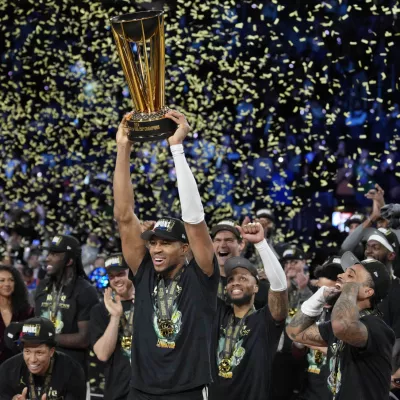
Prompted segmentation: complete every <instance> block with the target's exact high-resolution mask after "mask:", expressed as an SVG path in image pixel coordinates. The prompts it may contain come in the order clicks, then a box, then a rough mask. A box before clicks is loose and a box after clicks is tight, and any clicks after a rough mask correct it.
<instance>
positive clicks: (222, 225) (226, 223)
mask: <svg viewBox="0 0 400 400" xmlns="http://www.w3.org/2000/svg"><path fill="white" fill-rule="evenodd" d="M211 237H212V239H213V245H214V251H215V255H216V256H217V260H218V264H219V272H220V281H219V285H218V297H219V298H220V299H222V300H224V301H228V302H229V299H228V297H227V293H226V283H227V278H226V275H225V269H224V266H225V263H226V262H227V260H229V259H230V258H231V257H238V256H240V254H241V252H242V251H243V248H244V241H243V240H242V237H241V235H240V232H239V230H238V229H237V228H236V224H235V222H234V221H232V220H223V221H220V222H218V224H216V225H214V226H213V227H212V228H211ZM259 275H261V274H259ZM258 278H259V284H258V292H257V293H256V296H255V299H254V307H255V308H256V310H258V309H259V308H262V307H264V306H265V305H266V304H267V302H268V288H269V286H268V282H267V280H266V279H261V277H260V276H259V277H258Z"/></svg>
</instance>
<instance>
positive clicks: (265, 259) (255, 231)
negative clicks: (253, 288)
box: [237, 222, 289, 321]
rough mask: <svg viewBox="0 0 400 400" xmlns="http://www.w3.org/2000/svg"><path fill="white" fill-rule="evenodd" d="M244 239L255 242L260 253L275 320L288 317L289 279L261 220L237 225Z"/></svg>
mask: <svg viewBox="0 0 400 400" xmlns="http://www.w3.org/2000/svg"><path fill="white" fill-rule="evenodd" d="M237 228H238V230H239V231H240V234H241V235H242V237H243V239H244V240H247V241H248V242H249V243H253V244H254V246H255V248H256V249H257V251H258V253H259V254H260V257H261V260H262V263H263V266H264V271H265V275H267V278H268V280H269V283H270V285H271V286H270V290H269V292H268V307H269V310H270V312H271V315H272V318H273V319H274V320H275V321H283V320H284V319H286V317H287V314H288V309H289V305H288V303H289V300H288V290H287V280H286V276H285V273H284V272H283V269H282V266H281V264H280V262H279V261H278V259H277V258H276V256H275V254H274V252H273V251H272V250H271V248H270V247H269V245H268V243H267V241H266V240H265V238H264V229H263V227H262V225H261V224H260V223H259V222H256V223H250V224H247V225H244V226H241V227H240V226H237Z"/></svg>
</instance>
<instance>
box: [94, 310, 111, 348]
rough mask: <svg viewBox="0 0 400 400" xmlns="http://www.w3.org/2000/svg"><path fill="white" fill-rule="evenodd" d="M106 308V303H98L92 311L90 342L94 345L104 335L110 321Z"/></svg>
mask: <svg viewBox="0 0 400 400" xmlns="http://www.w3.org/2000/svg"><path fill="white" fill-rule="evenodd" d="M105 312H107V311H105V310H104V304H103V303H100V304H96V305H95V306H94V307H93V308H92V311H91V313H90V322H89V326H90V328H89V331H90V343H91V345H92V346H94V345H95V344H96V342H97V341H98V340H99V339H100V338H101V337H102V336H103V335H104V332H105V330H106V329H107V325H108V322H107V320H106V318H105V317H106V315H105Z"/></svg>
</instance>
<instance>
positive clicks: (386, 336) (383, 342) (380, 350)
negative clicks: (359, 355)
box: [360, 316, 395, 354]
mask: <svg viewBox="0 0 400 400" xmlns="http://www.w3.org/2000/svg"><path fill="white" fill-rule="evenodd" d="M360 321H361V322H362V323H363V324H364V325H365V327H366V328H367V330H368V341H367V345H366V347H365V349H360V351H362V352H367V353H375V354H391V353H392V348H393V344H394V341H395V337H394V336H395V335H394V332H393V331H392V330H391V329H390V328H389V327H388V326H387V325H386V324H385V322H384V321H383V320H382V319H380V318H379V317H376V316H367V317H364V318H361V320H360Z"/></svg>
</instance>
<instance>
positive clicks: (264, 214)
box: [256, 208, 275, 222]
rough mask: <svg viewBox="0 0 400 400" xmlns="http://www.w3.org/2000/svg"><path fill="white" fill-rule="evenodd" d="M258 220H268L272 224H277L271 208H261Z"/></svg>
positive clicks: (257, 212)
mask: <svg viewBox="0 0 400 400" xmlns="http://www.w3.org/2000/svg"><path fill="white" fill-rule="evenodd" d="M256 218H268V219H270V220H271V221H272V222H275V214H274V212H273V211H272V210H270V209H269V208H260V209H259V210H257V211H256Z"/></svg>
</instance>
